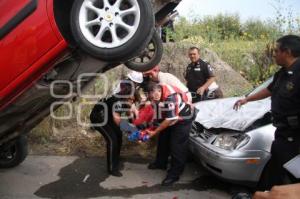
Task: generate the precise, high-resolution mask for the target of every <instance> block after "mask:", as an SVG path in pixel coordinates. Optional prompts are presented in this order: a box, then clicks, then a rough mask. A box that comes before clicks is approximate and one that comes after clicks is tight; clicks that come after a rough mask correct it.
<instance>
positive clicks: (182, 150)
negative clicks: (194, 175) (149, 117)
mask: <svg viewBox="0 0 300 199" xmlns="http://www.w3.org/2000/svg"><path fill="white" fill-rule="evenodd" d="M155 108H156V113H157V114H158V115H157V116H156V119H158V120H160V121H162V120H164V119H166V120H176V119H177V120H178V121H177V122H176V123H175V124H173V125H171V126H169V127H168V128H166V129H165V130H163V131H162V132H160V133H159V137H158V145H157V154H156V161H155V163H154V164H155V165H156V166H157V167H159V168H167V164H168V157H169V155H171V167H170V169H169V170H168V174H167V178H173V179H177V178H179V176H180V175H181V173H182V172H183V170H184V166H185V163H186V158H187V153H188V140H189V132H190V129H191V127H192V120H193V116H194V115H193V113H192V111H193V110H192V108H191V106H190V105H188V104H186V103H185V102H184V101H183V100H182V98H181V96H180V94H177V93H175V94H171V95H169V96H168V97H167V98H166V99H165V100H163V102H162V103H161V104H160V105H157V106H156V107H155Z"/></svg>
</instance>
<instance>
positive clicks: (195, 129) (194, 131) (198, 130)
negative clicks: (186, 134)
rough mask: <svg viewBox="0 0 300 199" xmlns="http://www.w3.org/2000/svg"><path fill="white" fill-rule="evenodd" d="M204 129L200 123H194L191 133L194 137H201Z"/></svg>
mask: <svg viewBox="0 0 300 199" xmlns="http://www.w3.org/2000/svg"><path fill="white" fill-rule="evenodd" d="M203 129H204V128H203V126H202V125H201V124H200V123H199V122H193V124H192V129H191V133H192V134H194V135H199V134H200V133H201V132H202V131H203Z"/></svg>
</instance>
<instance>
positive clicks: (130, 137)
mask: <svg viewBox="0 0 300 199" xmlns="http://www.w3.org/2000/svg"><path fill="white" fill-rule="evenodd" d="M139 137H140V132H139V131H134V132H132V133H131V134H130V135H128V140H129V141H131V142H135V141H137V140H138V139H139Z"/></svg>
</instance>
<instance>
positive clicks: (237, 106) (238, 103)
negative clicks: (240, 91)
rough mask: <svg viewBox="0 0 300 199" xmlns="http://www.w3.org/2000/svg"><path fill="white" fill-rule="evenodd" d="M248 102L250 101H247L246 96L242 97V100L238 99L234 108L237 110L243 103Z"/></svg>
mask: <svg viewBox="0 0 300 199" xmlns="http://www.w3.org/2000/svg"><path fill="white" fill-rule="evenodd" d="M247 102H248V101H247V99H246V98H244V99H240V100H238V101H236V102H235V103H234V105H233V109H234V110H236V111H237V110H238V109H240V108H241V106H242V105H244V104H246V103H247Z"/></svg>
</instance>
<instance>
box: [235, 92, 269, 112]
mask: <svg viewBox="0 0 300 199" xmlns="http://www.w3.org/2000/svg"><path fill="white" fill-rule="evenodd" d="M271 94H272V93H271V91H269V90H268V89H267V88H265V89H263V90H261V91H259V92H258V93H255V94H254V95H249V96H247V97H245V98H244V99H241V100H238V101H237V102H235V104H234V106H233V108H234V109H235V110H238V109H239V108H240V107H241V106H242V105H244V104H246V103H248V102H251V101H257V100H261V99H265V98H267V97H270V96H271Z"/></svg>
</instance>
